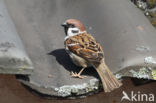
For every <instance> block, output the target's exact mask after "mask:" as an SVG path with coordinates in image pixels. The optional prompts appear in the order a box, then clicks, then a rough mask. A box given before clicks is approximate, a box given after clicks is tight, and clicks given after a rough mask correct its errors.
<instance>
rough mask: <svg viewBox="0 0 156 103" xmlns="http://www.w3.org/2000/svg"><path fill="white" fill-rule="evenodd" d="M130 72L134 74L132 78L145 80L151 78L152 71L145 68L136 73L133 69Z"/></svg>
mask: <svg viewBox="0 0 156 103" xmlns="http://www.w3.org/2000/svg"><path fill="white" fill-rule="evenodd" d="M129 72H130V73H132V76H133V77H136V78H143V79H149V78H150V76H149V75H150V71H149V70H148V69H147V68H145V67H142V68H140V69H139V71H134V70H133V69H131V70H130V71H129Z"/></svg>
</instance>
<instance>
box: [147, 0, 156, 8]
mask: <svg viewBox="0 0 156 103" xmlns="http://www.w3.org/2000/svg"><path fill="white" fill-rule="evenodd" d="M147 4H148V7H149V9H151V8H154V7H155V6H156V0H147Z"/></svg>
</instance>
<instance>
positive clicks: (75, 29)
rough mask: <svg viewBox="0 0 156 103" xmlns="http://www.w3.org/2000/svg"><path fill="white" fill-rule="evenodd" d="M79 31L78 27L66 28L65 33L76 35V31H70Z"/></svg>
mask: <svg viewBox="0 0 156 103" xmlns="http://www.w3.org/2000/svg"><path fill="white" fill-rule="evenodd" d="M73 30H74V31H79V32H80V30H79V29H78V28H69V29H68V32H67V34H68V36H74V35H76V34H78V33H79V32H78V33H73V32H72V31H73Z"/></svg>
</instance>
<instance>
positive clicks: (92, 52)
mask: <svg viewBox="0 0 156 103" xmlns="http://www.w3.org/2000/svg"><path fill="white" fill-rule="evenodd" d="M61 25H62V26H63V27H64V32H65V38H64V46H65V50H66V52H67V53H68V54H69V56H70V58H71V60H72V61H73V63H74V64H76V65H77V66H79V67H82V69H81V70H80V71H79V73H76V72H75V73H74V72H71V76H72V77H75V78H80V79H83V78H85V77H86V76H82V75H81V73H82V72H83V71H84V70H85V68H88V67H94V68H95V70H96V71H97V73H98V75H99V77H100V78H101V82H102V85H103V89H104V91H105V92H111V91H113V90H114V89H116V88H119V87H120V86H121V85H122V83H121V81H120V80H118V79H117V78H116V77H115V76H114V75H113V73H112V72H111V71H110V69H109V68H108V66H107V65H106V63H105V60H104V52H103V49H102V47H101V45H100V44H99V43H98V42H97V41H96V40H95V38H94V37H93V36H92V35H91V34H89V33H87V31H86V29H85V26H84V25H83V23H82V22H81V21H79V20H77V19H67V20H66V21H65V22H64V23H63V24H61Z"/></svg>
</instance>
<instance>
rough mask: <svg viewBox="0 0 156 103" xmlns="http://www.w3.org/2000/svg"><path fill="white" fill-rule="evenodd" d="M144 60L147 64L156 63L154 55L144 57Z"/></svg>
mask: <svg viewBox="0 0 156 103" xmlns="http://www.w3.org/2000/svg"><path fill="white" fill-rule="evenodd" d="M144 62H145V63H146V64H156V61H155V59H154V58H153V57H152V56H149V57H145V58H144Z"/></svg>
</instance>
